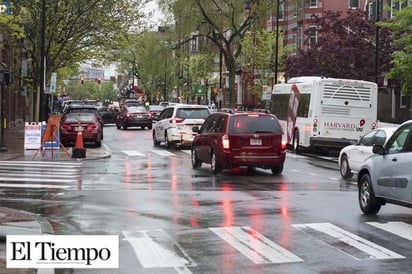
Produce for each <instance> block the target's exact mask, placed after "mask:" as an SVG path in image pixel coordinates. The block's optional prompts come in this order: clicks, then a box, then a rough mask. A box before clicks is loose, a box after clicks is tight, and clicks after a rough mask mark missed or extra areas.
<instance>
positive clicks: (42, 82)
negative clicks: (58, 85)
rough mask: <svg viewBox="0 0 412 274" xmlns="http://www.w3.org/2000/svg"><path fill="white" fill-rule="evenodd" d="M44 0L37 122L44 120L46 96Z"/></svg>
mask: <svg viewBox="0 0 412 274" xmlns="http://www.w3.org/2000/svg"><path fill="white" fill-rule="evenodd" d="M45 63H46V0H42V1H41V36H40V87H39V88H40V91H39V92H40V96H39V122H42V121H46V118H47V110H46V104H45V103H46V102H45V100H46V96H45V94H44V86H45V78H46V75H45V74H46V64H45Z"/></svg>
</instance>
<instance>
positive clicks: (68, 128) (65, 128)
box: [62, 125, 72, 130]
mask: <svg viewBox="0 0 412 274" xmlns="http://www.w3.org/2000/svg"><path fill="white" fill-rule="evenodd" d="M62 129H64V130H71V129H72V127H71V126H69V125H62Z"/></svg>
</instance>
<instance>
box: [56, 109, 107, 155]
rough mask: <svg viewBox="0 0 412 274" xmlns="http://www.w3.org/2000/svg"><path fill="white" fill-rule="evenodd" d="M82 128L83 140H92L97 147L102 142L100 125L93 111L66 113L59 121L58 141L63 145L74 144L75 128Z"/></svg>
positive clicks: (85, 141)
mask: <svg viewBox="0 0 412 274" xmlns="http://www.w3.org/2000/svg"><path fill="white" fill-rule="evenodd" d="M79 128H80V129H82V135H83V142H84V143H87V142H92V143H94V144H95V145H96V146H97V147H100V146H101V144H102V134H103V130H102V125H101V123H100V122H99V121H98V120H97V118H96V115H95V114H94V113H87V112H77V113H67V114H66V115H64V116H63V118H62V121H61V123H60V142H61V144H62V145H63V146H70V145H74V144H75V142H76V138H77V132H78V131H77V130H78V129H79Z"/></svg>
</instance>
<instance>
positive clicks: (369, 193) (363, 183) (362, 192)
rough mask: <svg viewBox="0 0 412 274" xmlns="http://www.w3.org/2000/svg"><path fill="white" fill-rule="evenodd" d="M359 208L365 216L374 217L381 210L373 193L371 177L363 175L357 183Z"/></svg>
mask: <svg viewBox="0 0 412 274" xmlns="http://www.w3.org/2000/svg"><path fill="white" fill-rule="evenodd" d="M358 199H359V206H360V208H361V210H362V212H363V213H364V214H365V215H374V214H376V213H378V212H379V210H380V208H381V204H380V202H379V201H378V200H377V199H376V197H375V193H374V192H373V188H372V182H371V177H370V176H369V174H367V173H365V174H363V175H362V177H361V179H360V181H359V191H358Z"/></svg>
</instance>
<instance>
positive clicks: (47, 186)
mask: <svg viewBox="0 0 412 274" xmlns="http://www.w3.org/2000/svg"><path fill="white" fill-rule="evenodd" d="M0 187H10V188H58V189H65V188H70V187H71V186H69V185H48V184H2V183H0Z"/></svg>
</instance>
